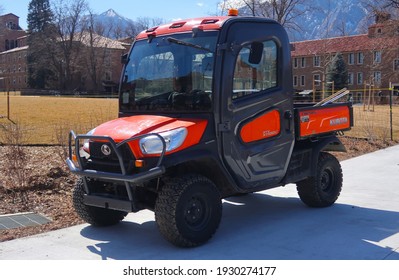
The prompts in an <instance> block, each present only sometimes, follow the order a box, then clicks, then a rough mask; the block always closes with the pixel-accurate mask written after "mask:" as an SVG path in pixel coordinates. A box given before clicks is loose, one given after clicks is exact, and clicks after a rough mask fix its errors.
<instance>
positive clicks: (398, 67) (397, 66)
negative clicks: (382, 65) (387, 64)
mask: <svg viewBox="0 0 399 280" xmlns="http://www.w3.org/2000/svg"><path fill="white" fill-rule="evenodd" d="M393 70H394V71H398V70H399V59H394V60H393Z"/></svg>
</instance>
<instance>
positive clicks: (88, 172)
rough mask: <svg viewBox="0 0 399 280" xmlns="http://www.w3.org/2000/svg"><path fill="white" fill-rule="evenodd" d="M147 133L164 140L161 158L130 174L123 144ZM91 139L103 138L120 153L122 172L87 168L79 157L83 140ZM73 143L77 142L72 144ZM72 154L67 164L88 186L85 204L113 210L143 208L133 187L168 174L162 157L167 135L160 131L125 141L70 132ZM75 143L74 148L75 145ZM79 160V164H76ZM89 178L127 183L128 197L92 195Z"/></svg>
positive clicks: (133, 210) (135, 210) (138, 138)
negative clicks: (136, 197) (148, 167)
mask: <svg viewBox="0 0 399 280" xmlns="http://www.w3.org/2000/svg"><path fill="white" fill-rule="evenodd" d="M148 136H155V137H158V138H159V139H160V140H161V142H162V146H163V147H162V152H161V154H160V156H159V159H158V161H157V163H156V165H155V166H154V167H152V168H150V169H148V170H146V171H144V172H140V173H136V174H127V170H126V167H125V165H124V161H123V155H122V154H121V149H120V147H121V146H123V145H124V144H127V143H129V142H131V141H135V140H140V139H142V138H145V137H148ZM82 140H83V141H84V140H88V141H96V140H97V141H101V142H103V143H104V144H109V145H110V147H111V149H112V151H114V152H115V155H116V156H117V159H118V162H119V165H120V170H121V173H112V172H104V171H98V170H93V169H85V168H84V166H85V164H84V163H83V159H82V157H81V156H80V147H81V141H82ZM73 142H74V145H73ZM68 145H69V155H68V158H67V159H66V163H67V165H68V168H69V170H70V171H71V172H72V173H73V174H76V175H79V176H81V177H82V178H83V183H84V188H85V193H86V194H85V196H84V203H85V205H90V206H96V207H101V208H107V209H113V210H120V211H127V212H137V211H139V210H141V209H143V208H141V207H139V205H138V203H137V201H136V199H135V197H134V195H133V193H134V188H136V186H137V185H139V184H141V183H144V182H146V181H149V180H152V179H156V178H159V177H160V176H161V175H162V174H164V173H165V168H164V167H163V166H162V165H161V164H162V161H163V158H164V156H165V152H166V142H165V140H164V138H163V137H162V136H161V135H159V134H157V133H149V134H144V135H139V136H135V137H131V138H128V139H126V140H124V141H122V142H119V143H116V142H115V141H114V140H113V139H112V138H111V137H109V136H94V135H87V134H79V135H76V134H75V132H73V131H71V132H70V133H69V140H68ZM73 146H74V148H73ZM73 151H75V154H76V160H77V162H75V161H74V160H73ZM76 163H77V164H76ZM87 178H95V179H102V180H106V181H111V182H117V183H124V185H125V188H126V193H127V195H128V199H129V200H121V199H115V198H112V197H107V196H101V195H92V194H91V193H90V189H89V187H88V183H87Z"/></svg>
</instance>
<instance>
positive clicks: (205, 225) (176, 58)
mask: <svg viewBox="0 0 399 280" xmlns="http://www.w3.org/2000/svg"><path fill="white" fill-rule="evenodd" d="M122 61H123V63H124V70H123V73H122V77H121V81H120V84H121V86H120V94H119V118H117V119H115V120H112V121H110V122H107V123H104V124H102V125H100V126H98V127H96V128H95V129H93V130H91V131H90V132H89V133H87V134H85V135H76V134H75V133H74V132H71V133H70V149H69V158H68V159H67V163H68V165H69V168H70V170H71V171H72V172H73V173H74V174H77V175H80V179H79V181H78V182H77V184H76V187H75V189H74V192H73V202H74V207H75V209H76V211H77V213H78V214H79V215H80V216H81V217H82V218H83V219H84V220H85V221H86V222H88V223H90V224H92V225H95V226H107V225H112V224H116V223H118V222H119V221H121V220H122V219H123V218H124V217H125V216H126V215H127V214H128V213H129V212H137V211H140V210H142V209H150V210H153V211H154V212H155V220H156V223H157V225H158V228H159V230H160V232H161V233H162V235H163V236H164V237H165V238H166V239H167V240H168V241H170V242H171V243H173V244H175V245H177V246H182V247H192V246H197V245H200V244H202V243H204V242H206V241H207V240H208V239H210V238H211V237H212V235H213V234H214V233H215V232H216V230H217V228H218V226H219V223H220V220H221V216H222V199H223V198H227V197H230V196H234V195H238V194H245V193H252V192H257V191H261V190H265V189H270V188H274V187H278V186H284V185H286V184H289V183H295V184H296V185H297V190H298V194H299V197H300V198H301V200H302V201H303V202H304V203H305V204H307V205H308V206H311V207H326V206H330V205H332V204H333V203H334V202H335V201H336V199H337V198H338V196H339V194H340V192H341V188H342V170H341V167H340V163H339V162H338V160H337V159H336V158H335V157H334V156H333V155H331V154H330V153H328V151H345V148H344V146H343V145H342V143H341V142H340V140H339V139H338V138H337V134H338V133H341V132H342V131H345V130H349V129H350V128H351V126H352V123H353V119H352V107H351V104H350V103H329V102H324V103H323V104H322V105H318V104H294V103H293V96H294V91H293V82H292V73H291V57H290V44H289V41H288V38H287V34H286V32H285V30H284V28H283V27H282V26H281V25H279V24H278V23H277V22H275V21H273V20H269V19H265V18H255V17H237V16H226V17H206V18H196V19H188V20H180V21H177V22H173V23H170V24H165V25H161V26H158V27H154V28H151V29H148V30H145V31H143V32H141V33H140V34H139V35H138V36H137V37H136V39H135V41H134V43H133V46H132V48H131V50H130V52H129V54H127V55H125V56H123V58H122Z"/></svg>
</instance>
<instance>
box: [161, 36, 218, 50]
mask: <svg viewBox="0 0 399 280" xmlns="http://www.w3.org/2000/svg"><path fill="white" fill-rule="evenodd" d="M166 40H168V42H170V43H174V44H178V45H182V46H186V47H191V48H195V49H199V50H203V51H207V52H210V53H214V52H213V51H212V50H211V49H208V48H205V47H202V46H200V45H195V44H191V43H188V42H184V41H180V40H178V39H176V38H173V37H168V38H167V39H166Z"/></svg>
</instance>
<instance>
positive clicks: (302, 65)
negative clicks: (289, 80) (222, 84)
mask: <svg viewBox="0 0 399 280" xmlns="http://www.w3.org/2000/svg"><path fill="white" fill-rule="evenodd" d="M301 67H302V68H305V67H306V57H302V58H301Z"/></svg>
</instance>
